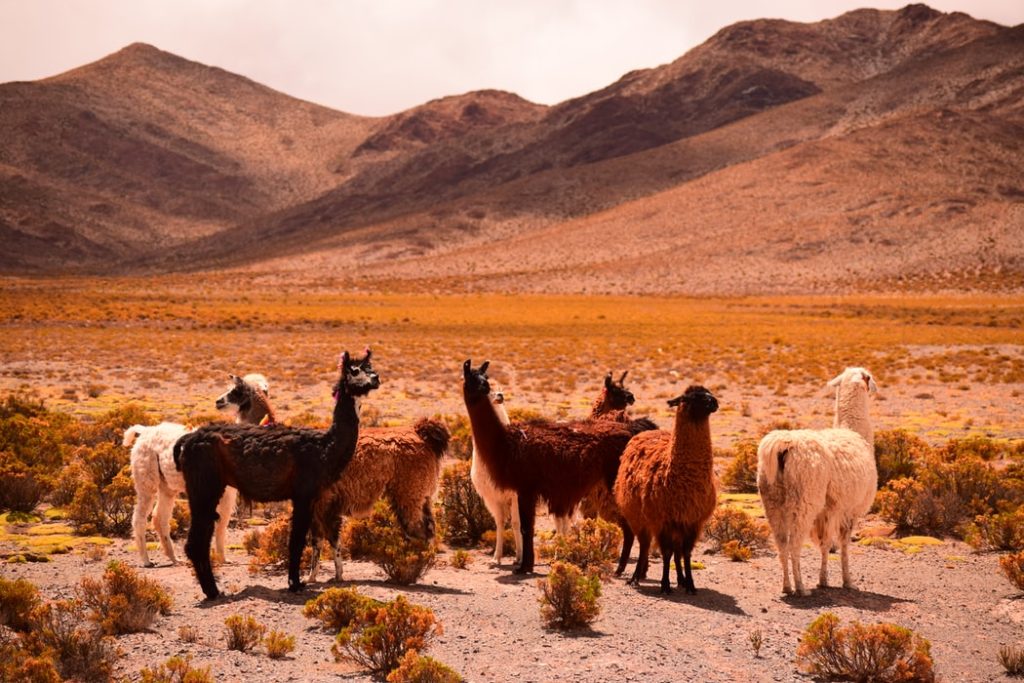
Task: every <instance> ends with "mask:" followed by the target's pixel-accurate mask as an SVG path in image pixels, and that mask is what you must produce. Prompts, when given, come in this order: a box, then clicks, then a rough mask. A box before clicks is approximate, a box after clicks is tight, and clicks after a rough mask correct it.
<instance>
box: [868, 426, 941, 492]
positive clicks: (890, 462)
mask: <svg viewBox="0 0 1024 683" xmlns="http://www.w3.org/2000/svg"><path fill="white" fill-rule="evenodd" d="M933 453H934V449H933V448H932V447H931V446H930V445H928V442H927V441H925V440H924V439H922V438H921V437H919V436H916V435H915V434H911V433H910V432H908V431H907V430H905V429H883V430H880V431H878V432H875V464H876V465H877V467H878V487H879V488H881V487H883V486H885V485H886V484H888V483H889V482H890V481H892V480H893V479H900V478H902V477H912V476H914V474H916V472H917V466H918V463H922V462H925V461H926V460H928V459H929V458H931V457H932V455H933Z"/></svg>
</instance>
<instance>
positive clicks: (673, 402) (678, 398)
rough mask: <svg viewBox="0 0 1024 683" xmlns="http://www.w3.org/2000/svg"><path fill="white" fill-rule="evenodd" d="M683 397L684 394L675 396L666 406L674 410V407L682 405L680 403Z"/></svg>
mask: <svg viewBox="0 0 1024 683" xmlns="http://www.w3.org/2000/svg"><path fill="white" fill-rule="evenodd" d="M684 395H685V394H683V395H680V396H676V397H675V398H670V399H669V400H668V405H669V407H670V408H675V407H677V406H678V405H679V404H680V403H682V402H683V396H684Z"/></svg>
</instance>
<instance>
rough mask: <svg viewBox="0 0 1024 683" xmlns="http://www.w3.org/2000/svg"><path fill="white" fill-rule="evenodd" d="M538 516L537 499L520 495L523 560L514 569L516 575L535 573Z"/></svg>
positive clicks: (532, 496) (533, 496)
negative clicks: (535, 536)
mask: <svg viewBox="0 0 1024 683" xmlns="http://www.w3.org/2000/svg"><path fill="white" fill-rule="evenodd" d="M536 514H537V497H536V496H535V495H532V494H528V493H527V494H524V493H520V494H519V524H520V529H521V530H522V533H523V558H522V560H520V561H519V563H517V564H516V565H514V566H513V567H512V571H513V573H515V574H531V573H533V560H534V558H533V523H534V519H535V517H536Z"/></svg>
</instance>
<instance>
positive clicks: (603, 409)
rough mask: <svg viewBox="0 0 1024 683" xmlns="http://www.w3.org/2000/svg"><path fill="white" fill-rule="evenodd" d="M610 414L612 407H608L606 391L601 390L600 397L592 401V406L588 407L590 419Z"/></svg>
mask: <svg viewBox="0 0 1024 683" xmlns="http://www.w3.org/2000/svg"><path fill="white" fill-rule="evenodd" d="M610 412H612V407H611V406H610V405H608V390H607V389H603V390H602V391H601V395H600V396H598V397H597V398H596V399H594V403H593V405H591V406H590V417H591V418H595V417H601V416H602V415H605V414H607V413H610Z"/></svg>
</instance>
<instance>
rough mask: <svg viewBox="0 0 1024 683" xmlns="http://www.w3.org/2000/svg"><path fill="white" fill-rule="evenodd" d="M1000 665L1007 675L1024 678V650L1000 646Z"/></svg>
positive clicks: (1010, 646)
mask: <svg viewBox="0 0 1024 683" xmlns="http://www.w3.org/2000/svg"><path fill="white" fill-rule="evenodd" d="M999 663H1000V664H1002V665H1003V668H1004V669H1006V673H1007V675H1010V676H1024V648H1022V647H1017V646H1015V645H1000V646H999Z"/></svg>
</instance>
